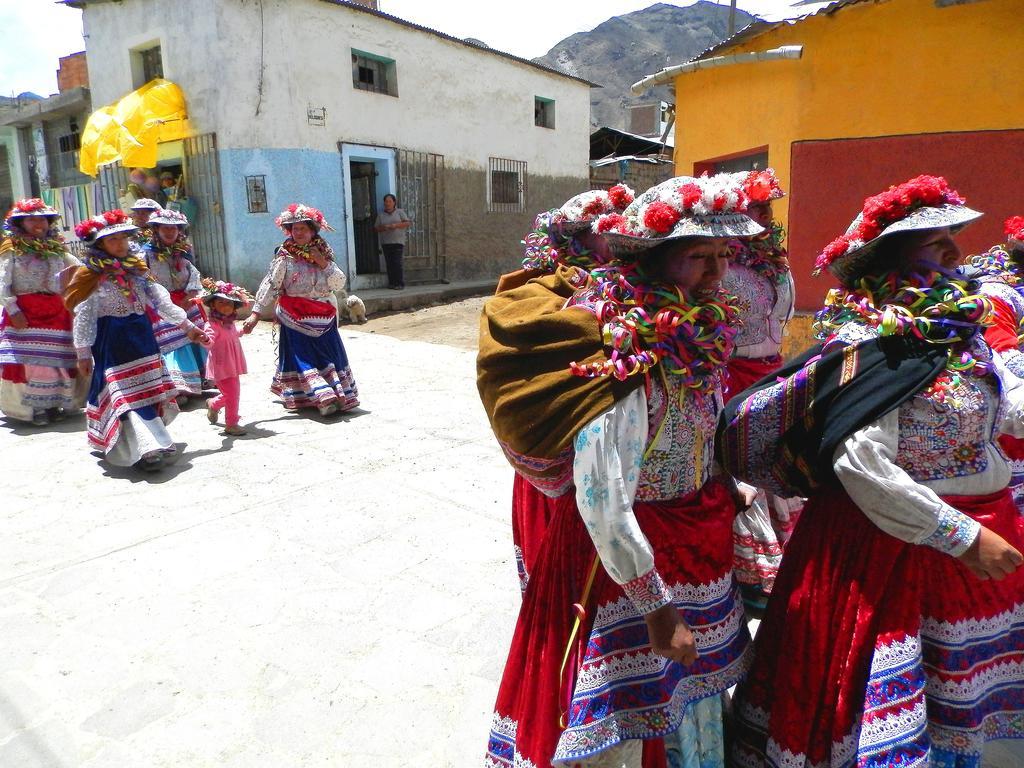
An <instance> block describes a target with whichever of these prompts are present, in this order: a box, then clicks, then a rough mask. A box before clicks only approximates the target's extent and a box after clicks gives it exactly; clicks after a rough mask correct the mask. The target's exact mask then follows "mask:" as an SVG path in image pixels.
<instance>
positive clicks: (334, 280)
mask: <svg viewBox="0 0 1024 768" xmlns="http://www.w3.org/2000/svg"><path fill="white" fill-rule="evenodd" d="M324 276H325V277H326V278H327V287H328V288H330V289H331V290H332V291H341V290H344V288H345V283H346V280H345V273H344V272H342V271H341V267H339V266H338V265H337V264H335V263H334V262H333V261H329V262H327V266H326V267H324Z"/></svg>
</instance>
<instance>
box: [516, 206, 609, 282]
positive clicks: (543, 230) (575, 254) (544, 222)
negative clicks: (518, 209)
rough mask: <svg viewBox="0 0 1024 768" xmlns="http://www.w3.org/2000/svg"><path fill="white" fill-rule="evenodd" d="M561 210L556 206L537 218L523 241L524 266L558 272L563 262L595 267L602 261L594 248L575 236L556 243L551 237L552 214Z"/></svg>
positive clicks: (567, 264)
mask: <svg viewBox="0 0 1024 768" xmlns="http://www.w3.org/2000/svg"><path fill="white" fill-rule="evenodd" d="M557 212H558V209H557V208H553V209H552V210H550V211H548V212H547V213H546V214H541V215H540V216H538V217H537V218H536V219H535V220H534V224H533V229H532V230H531V231H530V232H529V234H527V235H526V237H525V238H523V239H522V240H521V241H520V244H521V245H522V246H523V269H528V270H539V271H541V272H554V271H555V270H556V269H557V268H558V266H559V265H560V264H565V265H566V266H570V267H580V268H581V269H587V270H590V269H594V268H595V267H597V266H598V263H597V262H596V260H595V259H594V252H593V251H591V250H589V249H588V248H584V247H583V246H582V245H580V243H579V241H578V240H577V238H575V237H565V238H558V239H559V240H561V242H560V243H559V244H558V245H556V244H555V242H554V240H553V239H552V237H551V234H550V232H549V229H550V227H551V217H552V216H553V215H554V214H556V213H557Z"/></svg>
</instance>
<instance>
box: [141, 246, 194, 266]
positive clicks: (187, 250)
mask: <svg viewBox="0 0 1024 768" xmlns="http://www.w3.org/2000/svg"><path fill="white" fill-rule="evenodd" d="M147 250H148V251H149V252H150V253H152V254H153V256H154V257H156V259H157V261H169V262H171V263H172V264H174V266H175V269H177V268H178V267H179V266H180V265H181V261H180V259H185V260H186V261H189V262H191V261H192V246H191V245H189V244H188V242H186V241H185V240H176V241H175V242H173V243H171V244H170V245H164V244H163V243H162V242H161V243H158V242H157V241H156V240H155V239H154V240H153V242H151V243H150V244H149V245H148V246H147Z"/></svg>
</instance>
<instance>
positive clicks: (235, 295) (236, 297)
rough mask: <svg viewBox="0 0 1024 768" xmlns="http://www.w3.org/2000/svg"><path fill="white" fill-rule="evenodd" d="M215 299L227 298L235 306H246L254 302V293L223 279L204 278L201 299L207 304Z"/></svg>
mask: <svg viewBox="0 0 1024 768" xmlns="http://www.w3.org/2000/svg"><path fill="white" fill-rule="evenodd" d="M214 299H226V300H227V301H232V302H234V303H235V306H238V307H244V306H246V305H248V304H249V303H250V302H252V294H250V293H249V292H248V291H247V290H245V288H243V287H242V286H240V285H235V284H234V283H225V282H224V281H223V280H214V279H213V278H212V277H204V278H203V295H202V296H201V297H200V300H201V301H202V302H203V304H205V305H206V306H210V303H211V302H212V301H213V300H214Z"/></svg>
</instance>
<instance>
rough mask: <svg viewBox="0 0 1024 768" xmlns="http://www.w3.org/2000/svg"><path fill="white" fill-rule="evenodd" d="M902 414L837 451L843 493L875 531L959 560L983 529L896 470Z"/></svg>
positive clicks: (895, 413)
mask: <svg viewBox="0 0 1024 768" xmlns="http://www.w3.org/2000/svg"><path fill="white" fill-rule="evenodd" d="M898 446H899V409H895V410H893V411H890V412H889V413H888V414H886V415H885V416H883V417H882V418H881V419H879V420H878V421H876V422H874V423H873V424H869V425H867V426H866V427H863V428H862V429H860V430H858V431H856V432H854V433H853V434H852V435H850V436H849V437H848V438H846V440H845V441H843V443H842V444H841V445H840V446H839V448H837V449H836V452H835V455H834V457H833V459H834V468H835V473H836V477H838V478H839V482H840V483H842V485H843V488H845V489H846V492H847V493H848V494H849V495H850V498H851V499H853V502H854V503H855V504H856V505H857V506H858V507H860V509H861V511H862V512H863V513H864V514H865V515H867V517H868V519H869V520H871V522H872V523H874V524H875V525H876V526H878V527H879V528H881V529H882V530H883V531H885V532H886V533H888V534H889V535H890V536H893V537H895V538H897V539H900V540H901V541H906V542H909V543H911V544H924V545H927V546H929V547H932V548H934V549H937V550H939V551H940V552H945V553H946V554H947V555H952V556H953V557H959V556H960V555H962V554H963V553H964V552H966V551H967V549H968V547H970V546H971V544H973V543H974V539H975V538H977V536H978V531H979V530H980V528H981V526H980V525H979V524H978V523H977V521H975V520H972V519H971V518H970V517H968V516H967V515H965V514H964V513H963V512H961V511H959V510H958V509H956V508H954V507H951V506H950V505H949V504H947V503H946V502H944V501H943V500H942V499H940V498H939V496H938V494H936V493H935V491H933V490H931V489H930V488H928V487H927V486H924V485H921V484H920V483H918V482H916V481H915V480H914V479H913V478H912V477H910V475H908V474H907V472H906V470H904V469H902V468H901V467H899V466H897V465H896V451H897V448H898Z"/></svg>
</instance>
